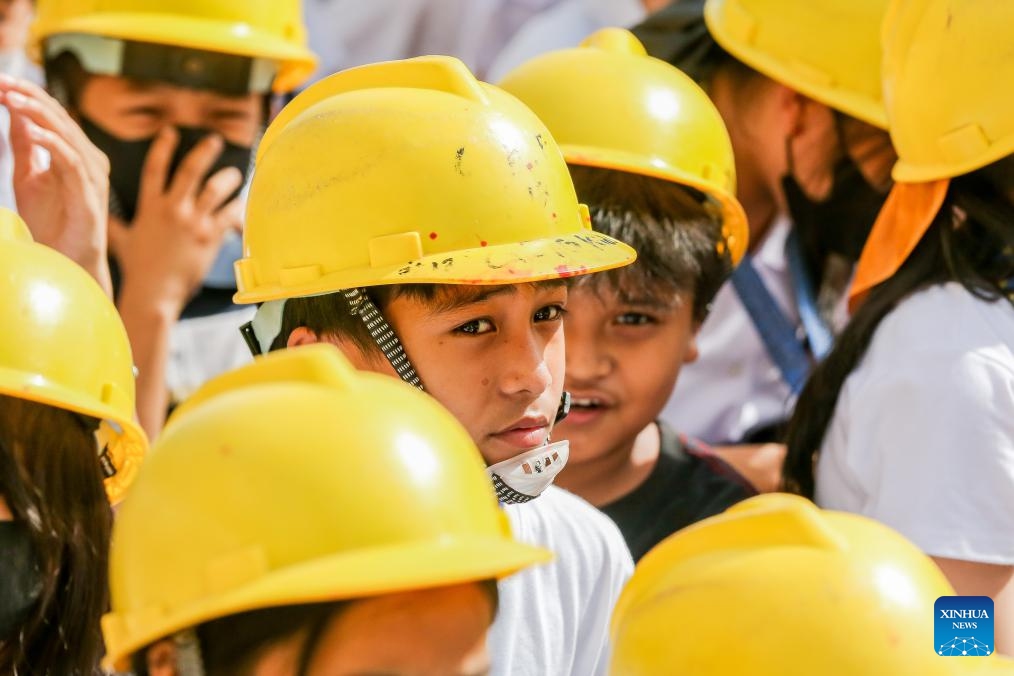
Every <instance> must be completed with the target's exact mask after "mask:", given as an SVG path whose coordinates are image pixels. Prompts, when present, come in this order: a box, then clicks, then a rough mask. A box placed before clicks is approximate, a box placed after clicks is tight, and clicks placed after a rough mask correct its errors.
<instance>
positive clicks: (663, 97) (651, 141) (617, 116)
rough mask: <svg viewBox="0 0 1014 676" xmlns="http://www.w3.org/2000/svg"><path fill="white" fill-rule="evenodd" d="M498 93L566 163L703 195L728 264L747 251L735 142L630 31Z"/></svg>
mask: <svg viewBox="0 0 1014 676" xmlns="http://www.w3.org/2000/svg"><path fill="white" fill-rule="evenodd" d="M500 86H501V87H503V88H504V90H506V91H507V92H510V93H511V94H513V95H515V96H517V97H518V98H519V99H521V101H522V102H523V103H525V104H526V105H527V106H529V107H530V108H531V109H532V110H533V111H535V113H536V114H537V115H538V116H539V117H540V118H541V119H542V121H543V122H545V123H546V126H547V127H549V131H551V132H552V133H553V137H554V138H556V140H557V141H558V142H559V143H560V149H561V150H562V151H563V156H564V157H565V158H566V159H567V162H568V163H569V164H572V165H582V166H588V167H601V168H604V169H616V170H619V171H625V172H630V173H634V174H641V175H644V176H653V177H656V178H662V179H665V180H669V181H673V182H675V183H679V184H680V185H686V186H690V187H692V188H696V189H697V190H700V191H701V192H703V193H704V194H705V195H707V196H708V197H709V198H711V199H712V200H713V201H714V203H715V204H716V205H717V206H718V208H719V209H720V210H721V213H722V222H723V229H724V233H725V239H726V245H727V246H728V247H729V250H730V252H731V254H732V260H733V264H735V263H737V262H739V259H740V258H742V257H743V254H744V253H745V252H746V248H747V239H748V237H749V231H748V229H747V224H746V214H745V213H743V207H741V206H740V204H739V202H738V201H737V200H736V197H735V194H736V167H735V165H734V163H733V156H732V142H731V141H730V140H729V133H728V131H726V129H725V124H724V123H723V122H722V116H721V115H720V114H719V112H718V110H717V109H716V108H715V106H714V104H713V103H711V99H709V98H708V95H707V94H706V93H704V90H702V89H701V88H700V87H698V86H697V84H695V83H694V81H693V80H691V79H690V78H689V77H688V76H686V75H684V74H683V73H682V72H680V71H679V70H678V69H677V68H675V67H674V66H671V65H669V64H667V63H665V62H664V61H660V60H659V59H656V58H653V57H650V56H648V55H647V53H646V52H645V50H644V47H643V46H642V45H641V43H640V42H638V40H637V38H636V37H634V35H633V34H632V33H630V32H629V31H626V30H623V29H620V28H606V29H603V30H600V31H598V32H597V33H594V34H593V35H592V36H591V37H589V38H587V39H586V40H585V41H584V42H583V43H581V46H580V47H578V48H576V49H563V50H559V51H555V52H550V53H548V54H544V55H542V56H537V57H535V58H534V59H531V60H530V61H528V62H526V63H524V64H523V65H521V66H519V67H518V68H515V69H514V70H513V71H511V72H510V73H508V74H507V76H506V77H504V79H503V81H502V82H501V83H500Z"/></svg>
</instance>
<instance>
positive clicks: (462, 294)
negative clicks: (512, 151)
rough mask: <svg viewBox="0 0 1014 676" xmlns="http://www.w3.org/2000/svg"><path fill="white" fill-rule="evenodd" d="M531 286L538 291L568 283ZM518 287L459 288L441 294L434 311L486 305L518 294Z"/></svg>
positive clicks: (540, 283) (435, 303)
mask: <svg viewBox="0 0 1014 676" xmlns="http://www.w3.org/2000/svg"><path fill="white" fill-rule="evenodd" d="M531 284H532V286H534V287H536V288H537V289H543V288H545V289H555V288H558V287H562V286H566V285H567V282H566V281H565V280H562V279H559V280H557V279H550V280H545V281H541V282H531ZM518 286H519V285H518V284H497V285H495V286H467V287H457V288H456V289H455V290H454V291H450V292H444V293H442V294H439V295H438V297H437V299H436V301H435V302H434V306H433V311H434V312H438V313H439V312H453V311H455V310H460V309H462V308H465V307H468V306H469V305H476V304H477V303H485V302H486V301H488V300H489V299H490V298H493V297H494V296H499V295H501V294H515V293H517V292H518ZM441 296H442V297H441Z"/></svg>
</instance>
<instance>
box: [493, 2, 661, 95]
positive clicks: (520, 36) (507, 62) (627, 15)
mask: <svg viewBox="0 0 1014 676" xmlns="http://www.w3.org/2000/svg"><path fill="white" fill-rule="evenodd" d="M669 1H670V0H561V1H560V2H557V3H555V4H554V5H553V6H552V7H547V8H546V9H545V10H543V11H542V12H540V13H539V14H537V15H535V16H533V17H532V18H531V19H529V20H528V21H527V22H526V23H525V25H524V26H522V27H521V29H520V30H519V31H518V32H517V34H516V35H515V36H514V37H513V38H512V39H511V40H510V42H508V43H507V44H506V45H505V46H504V47H503V49H502V50H501V52H500V54H499V55H498V56H497V58H496V60H495V61H494V62H493V64H492V65H491V66H490V68H489V73H488V74H487V76H488V78H489V81H490V82H499V81H500V80H501V78H503V77H504V76H505V75H506V74H507V73H509V72H510V71H512V70H513V69H514V68H517V67H518V66H520V65H521V64H523V63H524V62H526V61H528V60H529V59H530V58H532V57H533V56H538V55H539V54H544V53H545V52H551V51H553V50H556V49H564V48H566V47H577V46H578V45H579V44H580V43H581V41H582V40H584V39H585V38H586V37H588V36H589V35H591V34H592V33H594V32H595V31H597V30H599V29H601V28H608V27H610V26H615V27H619V28H627V27H628V26H633V25H634V24H636V23H638V22H640V21H642V20H643V19H644V18H645V17H646V16H647V15H648V14H651V13H652V12H655V11H657V10H659V9H662V8H663V7H665V6H666V5H668V4H669Z"/></svg>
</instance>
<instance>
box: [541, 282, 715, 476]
mask: <svg viewBox="0 0 1014 676" xmlns="http://www.w3.org/2000/svg"><path fill="white" fill-rule="evenodd" d="M692 300H693V299H692V297H689V295H688V294H671V295H659V296H658V297H647V296H645V297H636V296H629V295H628V294H626V293H624V292H622V291H617V290H616V289H615V288H614V287H613V286H612V285H610V284H601V285H599V286H590V285H579V286H577V287H575V288H573V289H571V292H570V300H569V305H568V310H567V321H566V329H567V379H566V389H567V390H568V391H570V393H571V395H572V396H573V404H572V407H571V411H570V416H568V417H567V419H566V420H564V421H563V422H562V423H560V427H559V429H558V430H557V433H556V436H557V437H558V438H560V439H569V440H570V442H571V445H570V460H569V461H568V466H573V465H578V464H581V463H590V462H595V461H599V460H601V459H603V458H604V457H605V456H607V455H611V454H615V453H617V452H621V453H628V452H629V451H630V449H631V447H632V446H633V443H634V439H635V438H636V437H637V435H638V434H639V433H640V432H641V431H642V430H644V428H645V427H647V426H648V425H649V424H650V423H651V422H652V421H654V420H655V417H656V416H657V415H658V414H659V412H660V411H661V410H662V408H663V406H664V405H665V403H666V401H667V400H668V399H669V395H670V394H671V393H672V390H673V387H674V386H675V384H676V376H677V375H678V374H679V370H680V367H681V366H682V365H683V364H685V363H689V362H691V361H693V360H694V359H696V358H697V346H696V343H695V337H696V334H697V328H698V327H697V325H696V323H695V322H694V321H693V313H692V306H693V303H692ZM564 472H566V469H565V470H564Z"/></svg>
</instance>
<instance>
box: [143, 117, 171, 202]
mask: <svg viewBox="0 0 1014 676" xmlns="http://www.w3.org/2000/svg"><path fill="white" fill-rule="evenodd" d="M177 143H179V134H177V133H176V130H175V129H174V128H172V127H163V128H162V130H161V131H159V133H158V135H157V136H155V141H154V142H153V143H152V144H151V148H150V149H149V150H148V156H147V157H146V158H144V168H143V169H141V187H140V191H139V192H140V194H139V195H138V208H139V209H140V207H141V205H142V204H144V203H145V202H146V201H147V200H150V199H153V198H156V197H159V196H161V195H162V194H163V193H165V190H166V181H167V180H168V178H169V164H170V163H171V162H172V158H173V151H175V150H176V144H177Z"/></svg>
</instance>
